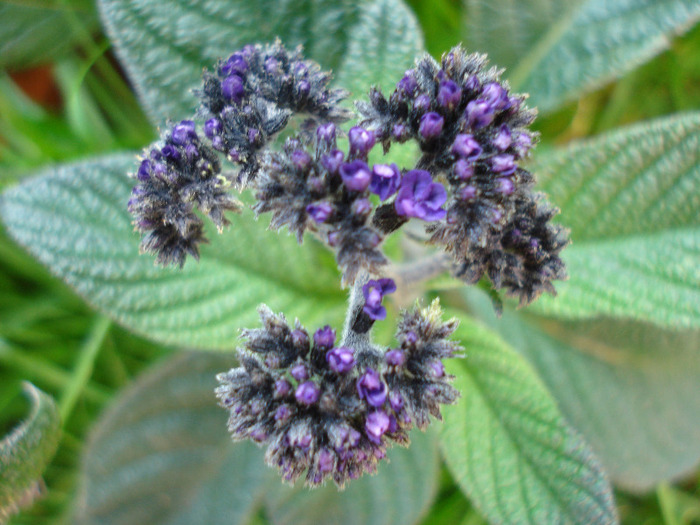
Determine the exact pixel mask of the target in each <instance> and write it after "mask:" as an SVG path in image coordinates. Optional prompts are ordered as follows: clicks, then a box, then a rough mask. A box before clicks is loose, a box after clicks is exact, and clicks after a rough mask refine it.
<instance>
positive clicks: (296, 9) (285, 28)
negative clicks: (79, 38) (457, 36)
mask: <svg viewBox="0 0 700 525" xmlns="http://www.w3.org/2000/svg"><path fill="white" fill-rule="evenodd" d="M99 5H100V7H101V12H102V18H103V20H104V22H105V25H106V27H107V32H108V33H109V35H110V37H111V39H112V41H113V42H114V43H115V46H116V48H117V54H118V55H119V57H120V59H121V62H122V64H123V65H124V67H125V68H126V70H127V72H128V73H129V76H130V77H131V80H132V81H133V83H134V85H135V86H136V89H137V91H138V92H139V93H140V95H141V98H142V101H143V103H144V107H145V108H146V111H147V112H148V113H149V114H150V115H151V118H152V120H153V121H154V122H155V123H156V124H160V123H161V122H162V121H163V120H164V119H166V118H171V119H177V118H180V117H184V116H186V115H190V114H191V113H192V111H193V109H194V107H195V106H196V102H195V100H194V98H193V97H192V95H191V94H190V93H189V90H191V89H192V88H196V87H198V86H199V84H200V79H201V73H202V68H204V67H209V68H211V66H212V65H213V64H214V63H215V62H216V61H217V60H218V59H220V58H224V57H226V56H228V55H229V54H231V53H232V52H233V51H235V50H236V49H238V48H239V47H241V46H243V45H245V44H248V43H254V42H262V41H271V40H273V39H274V38H275V37H280V38H281V39H282V41H283V42H284V43H285V45H287V46H295V45H298V44H303V45H304V47H305V49H306V54H307V55H308V56H309V57H310V58H313V59H314V60H317V61H318V62H319V63H320V64H321V65H322V66H323V67H325V68H331V69H336V70H337V71H336V73H337V74H338V75H340V76H343V74H344V73H343V69H344V68H348V67H350V68H352V71H354V72H355V74H357V75H358V76H360V77H362V78H368V79H376V78H380V75H383V74H384V73H385V72H384V71H382V70H381V69H380V68H381V66H382V65H383V64H391V68H390V69H389V72H388V73H389V74H390V75H391V76H393V75H394V73H395V72H398V71H401V72H402V71H403V70H404V69H406V68H408V67H410V66H411V64H412V63H413V57H412V56H410V57H407V52H408V51H409V50H411V49H414V48H417V47H419V45H420V43H421V42H422V36H421V35H420V33H418V34H416V35H415V36H414V42H417V43H412V44H404V45H400V44H398V42H402V41H404V40H405V36H404V35H400V34H398V33H397V32H398V31H401V30H402V29H406V30H409V29H412V30H416V29H415V20H414V19H413V17H412V15H411V14H410V12H409V10H408V8H407V7H406V6H405V4H404V3H403V2H402V1H401V0H376V1H375V0H364V1H360V2H357V1H355V0H340V1H338V0H295V1H285V0H261V1H257V2H249V1H247V0H206V1H203V2H198V3H197V5H196V6H195V5H193V4H192V3H191V2H187V1H185V0H168V1H161V2H152V1H150V0H100V1H99ZM367 11H371V12H378V13H380V14H383V15H384V16H387V17H390V18H387V19H385V20H378V21H376V22H373V23H375V24H377V26H376V27H378V28H386V29H387V31H388V33H387V34H382V33H379V32H377V31H375V32H369V31H367V30H366V29H365V28H363V24H366V23H367V14H366V12H367ZM363 13H364V14H363ZM391 39H393V40H395V42H396V43H394V42H392V41H391ZM384 43H387V44H391V45H388V46H387V47H386V49H387V50H389V51H390V52H391V54H389V53H386V54H383V53H382V54H381V56H382V60H381V61H379V62H377V63H375V59H376V58H377V57H378V56H380V54H379V50H380V49H381V48H382V46H384ZM365 53H368V54H370V53H371V54H372V55H370V56H371V58H370V56H366V55H365ZM346 80H353V79H350V78H347V77H346ZM395 81H396V80H394V82H395ZM356 86H357V84H355V83H353V85H352V87H353V88H355V87H356ZM368 87H369V86H365V87H363V88H362V89H361V92H363V91H364V90H366V89H367V88H368ZM356 95H359V93H356Z"/></svg>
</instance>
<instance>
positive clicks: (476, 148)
mask: <svg viewBox="0 0 700 525" xmlns="http://www.w3.org/2000/svg"><path fill="white" fill-rule="evenodd" d="M481 151H482V149H481V145H480V144H479V142H478V141H477V140H476V139H475V138H474V136H473V135H468V134H459V135H457V136H456V137H455V141H454V142H453V143H452V152H453V153H455V154H456V155H458V156H460V157H462V158H463V159H467V160H470V161H475V160H476V159H478V158H479V155H481Z"/></svg>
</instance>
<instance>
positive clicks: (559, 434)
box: [441, 321, 617, 525]
mask: <svg viewBox="0 0 700 525" xmlns="http://www.w3.org/2000/svg"><path fill="white" fill-rule="evenodd" d="M455 335H456V337H457V338H458V339H459V341H460V342H461V343H462V344H463V345H464V346H465V348H466V349H467V350H466V357H465V358H464V359H463V360H459V361H456V362H453V363H452V366H451V367H450V368H449V370H450V372H451V373H453V374H454V375H455V376H456V379H455V386H456V388H457V389H458V390H459V391H460V392H461V393H462V400H461V401H460V402H459V403H458V404H457V405H454V406H451V407H447V408H446V409H445V423H444V427H443V433H442V439H441V443H442V450H443V453H444V456H445V460H446V461H447V465H448V467H449V468H450V470H451V472H452V474H453V475H454V477H455V479H456V480H457V482H458V483H459V484H460V486H461V487H462V489H463V490H464V491H465V493H466V494H467V495H468V496H469V497H470V498H471V499H472V501H473V502H474V504H475V505H476V507H478V508H479V509H480V510H481V511H482V512H483V513H484V515H486V516H487V517H488V518H489V520H490V521H491V522H492V523H530V524H533V525H534V524H538V523H580V524H586V523H601V524H602V523H615V522H616V521H617V518H616V515H615V514H616V513H615V507H614V504H613V500H612V493H611V490H610V485H609V483H608V480H607V478H606V476H605V474H604V472H603V468H602V465H601V464H600V462H599V461H598V459H597V458H596V457H595V456H594V455H593V452H592V451H591V449H590V448H589V447H588V445H587V444H586V443H585V441H584V440H583V439H582V437H581V436H580V435H579V434H578V433H577V432H576V431H574V430H573V429H572V428H571V427H570V426H569V425H568V424H567V422H566V421H565V420H564V418H563V417H562V416H561V414H560V413H559V411H558V409H557V407H556V403H555V402H554V400H553V399H552V397H551V396H550V394H549V393H548V392H547V390H546V389H545V387H544V385H542V383H541V382H540V381H539V379H538V378H537V376H536V375H535V373H534V371H533V370H532V369H531V368H530V366H529V365H528V364H527V363H526V362H525V360H524V359H522V357H521V356H519V355H518V354H517V353H515V352H514V351H513V350H512V349H511V348H509V347H508V345H506V344H505V343H503V342H502V341H501V339H500V338H499V337H498V336H497V335H495V334H494V333H493V332H491V331H489V330H487V329H485V328H483V327H481V326H479V325H478V324H477V323H474V322H471V321H462V322H461V325H460V327H459V329H458V330H457V332H455Z"/></svg>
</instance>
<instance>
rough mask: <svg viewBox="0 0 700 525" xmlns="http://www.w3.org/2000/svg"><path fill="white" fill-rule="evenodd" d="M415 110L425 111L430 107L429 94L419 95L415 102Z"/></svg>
mask: <svg viewBox="0 0 700 525" xmlns="http://www.w3.org/2000/svg"><path fill="white" fill-rule="evenodd" d="M413 109H414V111H418V112H423V111H428V110H429V109H430V97H429V96H428V95H419V96H417V97H416V100H415V101H414V102H413Z"/></svg>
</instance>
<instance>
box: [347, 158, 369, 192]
mask: <svg viewBox="0 0 700 525" xmlns="http://www.w3.org/2000/svg"><path fill="white" fill-rule="evenodd" d="M340 176H341V177H342V178H343V183H344V184H345V187H346V188H347V189H349V190H352V191H365V190H366V189H367V187H368V186H369V181H370V178H371V177H372V175H371V173H370V171H369V166H367V163H366V162H364V161H362V160H360V159H357V160H353V161H352V162H346V163H345V164H342V165H341V166H340Z"/></svg>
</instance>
